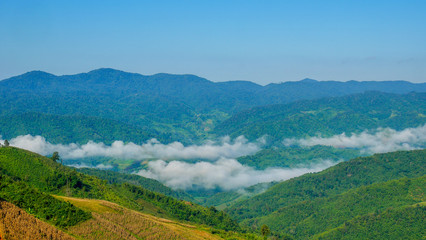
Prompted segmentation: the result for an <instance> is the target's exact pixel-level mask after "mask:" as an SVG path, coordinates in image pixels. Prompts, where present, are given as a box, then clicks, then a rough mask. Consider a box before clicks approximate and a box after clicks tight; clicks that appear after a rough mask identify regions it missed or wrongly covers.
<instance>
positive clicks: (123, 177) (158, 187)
mask: <svg viewBox="0 0 426 240" xmlns="http://www.w3.org/2000/svg"><path fill="white" fill-rule="evenodd" d="M76 170H77V171H78V172H81V173H84V174H87V175H92V176H96V177H98V178H100V179H103V180H106V181H108V183H109V184H122V183H130V184H133V185H136V186H141V187H143V188H145V189H147V190H150V191H153V192H156V193H161V194H164V195H166V196H170V197H174V198H177V199H182V200H186V201H191V200H192V198H191V196H190V195H188V194H187V193H185V192H183V191H174V190H173V189H171V188H169V187H166V186H164V185H163V184H162V183H160V182H159V181H157V180H154V179H151V178H145V177H142V176H139V175H135V174H127V173H120V172H115V171H109V170H99V169H96V168H79V169H76Z"/></svg>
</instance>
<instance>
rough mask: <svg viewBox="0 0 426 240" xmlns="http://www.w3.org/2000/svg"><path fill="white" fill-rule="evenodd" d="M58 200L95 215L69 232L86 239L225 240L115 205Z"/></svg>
mask: <svg viewBox="0 0 426 240" xmlns="http://www.w3.org/2000/svg"><path fill="white" fill-rule="evenodd" d="M58 198H60V199H63V200H65V201H69V202H71V203H72V204H73V205H75V206H77V207H79V208H81V209H84V210H86V211H90V212H92V215H93V218H92V219H91V220H89V221H86V222H83V223H81V224H79V225H77V226H74V227H71V228H69V229H68V231H69V232H70V233H72V234H73V235H76V236H78V237H83V238H84V239H111V240H113V239H123V238H124V239H146V238H148V239H221V238H220V237H219V236H215V235H212V234H211V233H209V232H207V231H206V229H200V228H199V227H196V226H193V225H188V224H183V223H179V222H175V221H171V220H168V219H164V218H158V217H154V216H152V215H148V214H143V213H140V212H137V211H133V210H130V209H127V208H123V207H121V206H119V205H117V204H114V203H111V202H107V201H103V200H93V199H79V198H70V197H60V196H58Z"/></svg>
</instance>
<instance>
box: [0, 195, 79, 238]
mask: <svg viewBox="0 0 426 240" xmlns="http://www.w3.org/2000/svg"><path fill="white" fill-rule="evenodd" d="M0 239H1V240H4V239H6V240H15V239H16V240H24V239H28V240H30V239H31V240H33V239H50V240H54V239H58V240H62V239H64V240H72V239H74V238H73V237H71V236H70V235H68V234H66V233H64V232H62V231H61V230H58V229H56V228H55V227H54V226H51V225H49V224H47V223H45V222H43V221H41V220H39V219H37V218H35V217H33V216H31V215H30V214H28V213H27V212H25V211H24V210H22V209H20V208H18V207H17V206H15V205H13V204H11V203H9V202H5V201H0Z"/></svg>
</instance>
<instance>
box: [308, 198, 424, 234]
mask: <svg viewBox="0 0 426 240" xmlns="http://www.w3.org/2000/svg"><path fill="white" fill-rule="evenodd" d="M425 216H426V207H425V204H424V203H422V204H414V205H413V206H405V207H401V208H391V209H388V210H386V211H382V212H375V213H370V214H366V215H363V216H360V217H356V218H354V219H352V220H350V221H347V222H345V223H344V224H342V225H341V226H339V227H337V228H333V229H330V230H328V231H325V232H323V233H320V234H317V235H314V236H313V239H323V240H333V239H336V240H337V239H339V240H340V239H412V240H417V239H424V238H425V237H426V230H425V227H424V226H425V225H426V222H425V219H426V218H425Z"/></svg>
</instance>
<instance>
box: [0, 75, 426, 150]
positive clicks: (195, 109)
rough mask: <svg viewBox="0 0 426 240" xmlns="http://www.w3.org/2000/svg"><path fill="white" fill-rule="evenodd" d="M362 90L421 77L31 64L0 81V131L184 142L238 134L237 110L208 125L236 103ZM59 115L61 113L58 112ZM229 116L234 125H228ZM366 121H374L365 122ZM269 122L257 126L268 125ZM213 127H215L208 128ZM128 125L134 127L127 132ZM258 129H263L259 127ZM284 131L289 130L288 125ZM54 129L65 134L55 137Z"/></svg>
mask: <svg viewBox="0 0 426 240" xmlns="http://www.w3.org/2000/svg"><path fill="white" fill-rule="evenodd" d="M365 91H382V92H389V93H398V94H402V93H408V92H411V91H415V92H425V91H426V84H425V83H421V84H414V83H409V82H404V81H392V82H356V81H350V82H334V81H328V82H319V81H314V80H303V81H299V82H285V83H280V84H269V85H267V86H260V85H257V84H255V83H252V82H247V81H230V82H219V83H214V82H211V81H208V80H207V79H204V78H200V77H197V76H194V75H172V74H155V75H151V76H145V75H140V74H134V73H127V72H122V71H118V70H114V69H98V70H94V71H91V72H88V73H82V74H76V75H65V76H55V75H52V74H49V73H45V72H41V71H33V72H28V73H26V74H23V75H20V76H16V77H12V78H9V79H5V80H2V81H0V95H1V96H2V101H1V102H0V116H1V117H2V121H3V124H4V125H5V126H4V127H2V129H0V130H1V131H0V134H3V135H4V136H8V137H9V138H10V137H14V136H16V134H19V133H22V132H27V133H31V134H39V133H41V132H42V133H46V135H49V138H48V140H52V141H54V142H55V141H57V142H60V141H69V142H72V141H74V142H82V141H84V140H85V139H87V140H97V139H99V140H101V139H103V140H102V141H105V142H108V141H110V139H112V137H111V135H109V136H108V135H107V134H105V131H106V130H109V129H111V130H112V131H115V133H116V134H115V135H116V136H118V137H122V138H123V139H120V140H124V141H133V140H135V139H139V141H145V140H147V139H149V138H151V137H152V136H156V138H158V139H160V140H161V141H162V142H171V141H181V142H186V143H190V142H194V141H199V140H203V139H206V138H209V137H211V136H212V135H216V133H217V134H233V135H237V134H239V133H240V132H243V133H244V129H243V130H238V131H237V130H236V129H233V127H234V128H239V127H240V126H241V127H246V125H247V123H246V122H239V120H238V119H240V118H241V116H244V114H245V113H242V115H236V116H235V117H233V118H231V119H230V120H229V121H227V122H225V123H224V124H223V125H219V127H216V126H217V125H218V124H219V123H220V122H222V121H224V120H226V119H227V118H228V117H229V116H230V115H232V114H236V113H238V112H239V111H241V110H247V109H250V108H252V107H256V106H263V105H270V104H284V103H290V102H294V101H298V100H303V99H318V98H321V97H333V96H343V95H347V94H354V93H363V92H365ZM336 107H337V106H333V107H332V108H336ZM275 108H277V107H276V106H274V107H268V108H267V110H265V111H268V110H273V111H275V110H276V109H275ZM322 110H324V109H322ZM259 111H260V112H262V114H263V115H264V117H265V116H266V115H268V114H266V113H264V111H263V110H262V111H261V110H259V109H254V110H250V111H249V113H259ZM306 111H316V110H306ZM330 111H332V110H330ZM278 113H282V110H280V109H278ZM329 113H330V114H332V115H333V114H335V112H326V113H323V112H320V114H329ZM27 114H30V115H27ZM262 114H261V115H260V116H259V118H261V117H262ZM317 114H318V113H317ZM376 115H377V114H376ZM376 115H374V116H373V117H376ZM18 116H19V118H20V119H22V123H19V124H16V123H17V121H16V118H17V117H18ZM309 116H310V115H309ZM309 116H306V117H309ZM352 116H353V115H348V116H347V117H352ZM62 117H65V118H64V119H62ZM361 117H362V116H361ZM33 118H35V119H40V121H41V119H48V121H50V122H51V124H52V125H55V124H56V125H57V124H58V122H64V125H63V129H66V130H70V129H71V131H70V132H71V133H76V134H72V135H75V136H77V135H78V137H75V138H74V139H73V138H72V137H67V136H66V131H65V130H64V131H63V132H61V129H58V130H52V129H48V128H47V129H46V128H45V127H44V126H43V125H42V126H40V129H34V127H30V126H28V124H27V122H29V121H31V119H33ZM79 118H81V119H79ZM93 118H96V121H99V122H101V123H102V126H105V128H102V129H99V128H96V127H93V126H92V125H93V124H92V122H93V121H92V120H93ZM262 120H265V119H261V121H262ZM362 120H363V119H360V120H359V121H362ZM43 121H44V120H43ZM307 121H308V120H307ZM336 121H337V120H336ZM413 121H417V119H414V120H413ZM234 123H235V125H233V126H230V124H234ZM238 124H240V125H238ZM307 124H308V123H307ZM366 124H367V123H366ZM370 125H374V124H372V123H370ZM376 125H377V124H376ZM215 127H216V128H215ZM269 127H270V126H266V127H265V128H268V129H269V130H270V129H271V128H269ZM302 127H304V126H302ZM76 128H79V129H83V130H82V131H84V132H76V131H77V130H76ZM124 128H129V129H131V131H129V132H131V134H125V133H124V132H125V130H124ZM213 128H215V131H212V129H213ZM258 128H259V127H256V126H255V129H254V130H255V132H254V133H251V134H250V136H254V135H256V136H257V135H258V134H257V132H259V131H260V129H258ZM84 129H85V130H84ZM134 129H139V130H136V131H133V130H134ZM325 130H328V129H325ZM339 130H341V129H339ZM294 131H297V130H294ZM107 132H108V131H107ZM262 132H263V131H262ZM278 132H280V131H278ZM265 133H269V132H267V131H265ZM289 133H290V134H293V133H292V132H291V131H290V132H289ZM259 134H260V133H259ZM59 135H65V136H64V137H62V138H61V137H59ZM69 135H71V134H69Z"/></svg>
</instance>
